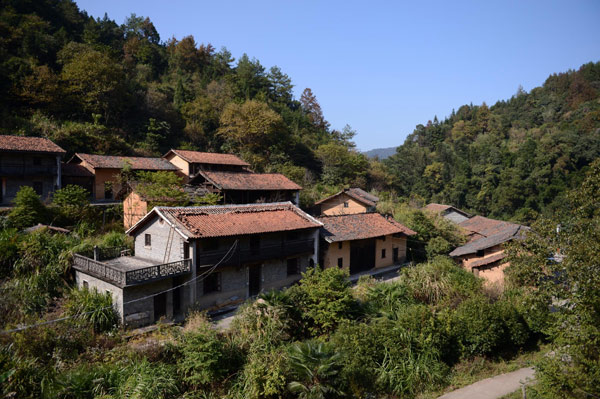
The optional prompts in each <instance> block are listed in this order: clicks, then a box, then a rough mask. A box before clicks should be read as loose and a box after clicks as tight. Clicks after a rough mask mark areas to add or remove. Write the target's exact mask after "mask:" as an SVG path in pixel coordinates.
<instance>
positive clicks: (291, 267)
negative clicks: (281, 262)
mask: <svg viewBox="0 0 600 399" xmlns="http://www.w3.org/2000/svg"><path fill="white" fill-rule="evenodd" d="M296 274H300V269H299V268H298V258H292V259H288V260H287V275H288V277H289V276H294V275H296Z"/></svg>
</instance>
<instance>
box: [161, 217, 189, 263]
mask: <svg viewBox="0 0 600 399" xmlns="http://www.w3.org/2000/svg"><path fill="white" fill-rule="evenodd" d="M161 220H162V219H161ZM189 258H190V243H189V242H184V243H183V259H189Z"/></svg>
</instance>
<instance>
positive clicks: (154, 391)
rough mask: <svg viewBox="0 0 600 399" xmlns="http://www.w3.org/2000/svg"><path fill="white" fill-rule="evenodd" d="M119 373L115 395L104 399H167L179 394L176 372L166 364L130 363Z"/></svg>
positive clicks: (144, 360) (145, 361) (146, 361)
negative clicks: (119, 378)
mask: <svg viewBox="0 0 600 399" xmlns="http://www.w3.org/2000/svg"><path fill="white" fill-rule="evenodd" d="M121 373H122V374H121V378H122V379H121V382H120V384H119V386H118V388H117V389H116V390H115V393H114V394H112V395H105V396H104V398H105V399H108V398H114V399H117V398H118V399H154V398H156V399H167V398H174V397H176V396H175V395H177V394H179V392H180V390H179V381H178V379H177V370H176V369H175V367H174V366H171V365H168V364H164V363H150V362H148V360H146V359H143V360H142V361H137V362H133V363H131V364H130V365H128V366H127V367H125V368H124V369H123V370H122V371H121Z"/></svg>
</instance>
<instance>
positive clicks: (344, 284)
mask: <svg viewBox="0 0 600 399" xmlns="http://www.w3.org/2000/svg"><path fill="white" fill-rule="evenodd" d="M347 277H348V273H347V272H346V271H344V270H341V269H338V268H329V269H325V270H320V269H319V268H312V269H308V270H307V271H306V273H303V274H302V280H300V284H298V285H296V286H293V287H291V288H290V289H289V290H288V292H289V294H290V297H291V299H292V302H293V303H294V306H295V307H296V309H299V310H300V311H301V312H302V322H303V327H304V328H306V329H307V331H308V333H309V334H310V335H311V336H313V337H316V336H320V335H323V334H328V333H330V332H332V331H333V330H334V329H335V327H336V326H337V325H338V323H340V322H341V321H342V320H346V319H349V318H352V316H353V314H354V313H355V311H356V310H357V303H356V301H355V300H354V298H353V296H352V290H351V288H350V283H349V282H348V280H347Z"/></svg>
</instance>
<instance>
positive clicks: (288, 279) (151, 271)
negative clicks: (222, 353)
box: [74, 202, 322, 326]
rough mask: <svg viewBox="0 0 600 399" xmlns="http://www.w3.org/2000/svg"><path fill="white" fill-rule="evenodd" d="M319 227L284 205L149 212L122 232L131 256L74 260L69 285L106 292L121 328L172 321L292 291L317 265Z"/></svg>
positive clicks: (229, 206)
mask: <svg viewBox="0 0 600 399" xmlns="http://www.w3.org/2000/svg"><path fill="white" fill-rule="evenodd" d="M321 226H322V224H321V223H320V222H319V221H317V220H316V219H314V218H313V217H311V216H310V215H308V214H306V213H304V212H303V211H301V210H300V209H299V208H297V207H296V206H294V205H293V204H292V203H290V202H280V203H270V204H251V205H215V206H205V207H155V208H153V209H152V210H151V211H150V212H148V214H146V216H144V217H143V218H142V219H141V220H139V221H138V222H137V223H136V224H135V225H134V226H132V227H131V228H130V229H129V230H128V231H127V234H129V235H131V236H132V237H133V238H134V241H135V256H127V254H125V253H123V254H120V253H114V254H109V256H105V255H104V254H102V253H101V251H97V253H96V254H95V259H94V256H93V254H84V255H82V254H77V255H75V259H74V269H75V271H76V281H77V285H78V286H80V287H90V288H91V287H96V288H97V289H98V290H100V291H101V292H104V291H108V292H110V293H111V294H112V296H113V301H114V303H115V304H116V307H117V310H118V311H119V314H120V316H121V320H122V322H123V323H124V324H125V325H126V326H139V325H144V324H150V323H153V322H155V321H156V320H157V319H159V318H160V317H163V316H164V317H166V318H169V319H178V318H179V317H180V316H183V315H184V313H185V311H186V310H187V309H188V308H189V307H190V306H191V305H194V306H195V307H197V308H200V309H207V310H216V309H218V308H222V307H225V306H229V305H234V304H237V303H240V302H243V301H245V300H246V299H248V298H250V297H252V296H255V295H257V294H259V293H260V292H263V291H267V290H270V289H279V288H283V287H286V286H289V285H291V284H293V283H294V282H296V281H297V280H299V279H300V277H301V276H300V273H301V272H303V271H305V270H306V268H307V267H309V266H314V265H315V264H316V262H317V256H318V242H319V240H318V238H319V228H320V227H321ZM118 255H126V256H118ZM156 294H158V295H156Z"/></svg>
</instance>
